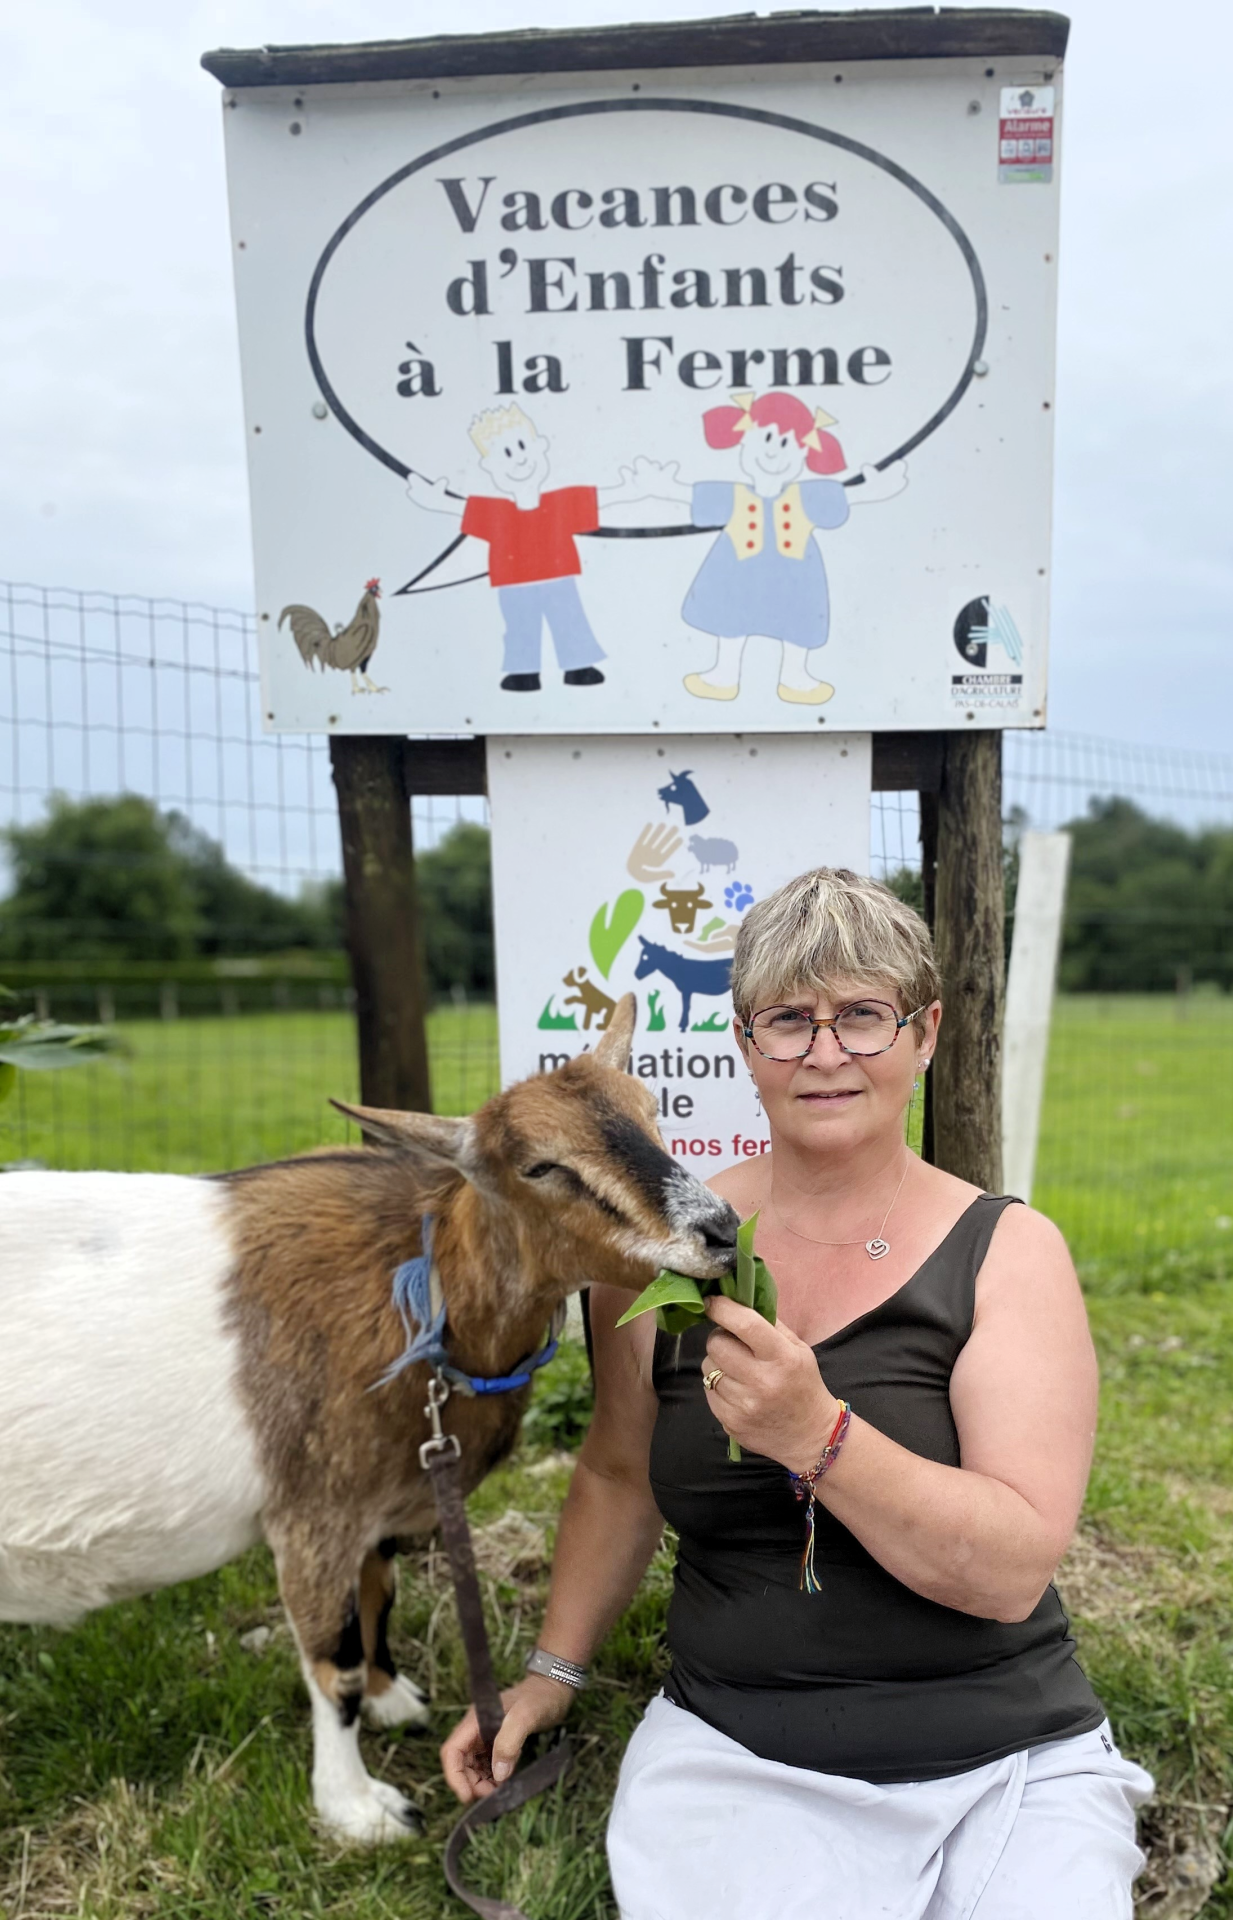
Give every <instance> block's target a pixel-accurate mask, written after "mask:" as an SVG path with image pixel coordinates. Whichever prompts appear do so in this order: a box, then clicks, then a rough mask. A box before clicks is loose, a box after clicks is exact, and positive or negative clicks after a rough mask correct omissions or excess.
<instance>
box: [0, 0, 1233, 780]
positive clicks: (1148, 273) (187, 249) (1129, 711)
mask: <svg viewBox="0 0 1233 1920" xmlns="http://www.w3.org/2000/svg"><path fill="white" fill-rule="evenodd" d="M715 10H716V8H715V4H714V0H711V4H697V5H691V4H690V0H640V4H639V5H637V6H634V7H627V6H626V5H624V4H622V0H607V3H606V4H605V0H460V4H458V5H457V6H455V7H454V8H452V9H451V10H450V12H449V25H450V27H451V28H452V29H454V30H457V31H460V32H483V31H489V30H493V29H496V28H502V27H514V26H561V25H569V24H574V25H577V24H581V23H584V22H600V21H615V20H620V19H625V18H628V17H630V15H631V13H632V15H633V16H634V17H637V18H642V19H672V18H680V17H684V16H688V15H693V16H702V15H705V14H710V13H713V12H714V11H715ZM1069 12H1070V14H1071V17H1072V20H1073V23H1074V24H1073V32H1072V39H1071V51H1070V54H1069V56H1068V58H1067V62H1066V77H1067V106H1066V129H1065V134H1066V138H1065V170H1064V188H1063V194H1062V253H1061V314H1060V384H1059V394H1058V412H1057V427H1058V442H1057V490H1056V534H1055V554H1054V563H1055V564H1054V603H1053V656H1052V669H1051V708H1050V713H1051V721H1052V723H1053V724H1054V725H1056V726H1058V727H1063V728H1067V729H1070V730H1072V731H1073V730H1081V731H1090V732H1095V733H1101V734H1105V735H1111V736H1114V737H1116V738H1120V739H1124V740H1130V741H1156V742H1161V743H1164V744H1169V745H1175V746H1194V747H1206V748H1214V749H1224V750H1230V748H1231V746H1233V725H1231V720H1233V540H1231V538H1230V518H1231V515H1230V507H1231V505H1233V480H1231V478H1230V464H1231V454H1233V356H1231V355H1230V350H1229V345H1228V342H1229V334H1230V321H1229V306H1230V301H1231V297H1233V213H1231V207H1233V156H1231V153H1230V145H1229V109H1228V91H1229V74H1230V70H1231V69H1233V6H1230V4H1229V0H1174V3H1173V5H1171V6H1170V7H1169V8H1168V9H1167V10H1162V9H1161V8H1160V7H1159V5H1157V4H1153V5H1151V6H1149V5H1148V4H1147V0H1074V4H1073V5H1072V6H1071V7H1070V8H1069ZM441 24H442V10H441V8H440V6H439V5H437V4H428V0H398V4H386V0H346V4H342V3H341V0H231V3H230V4H228V3H226V0H217V3H216V4H208V3H207V0H195V3H194V0H174V3H173V4H170V5H169V4H167V0H38V4H37V5H35V6H32V7H26V8H21V9H18V8H16V7H13V8H11V9H8V10H6V13H5V16H4V18H3V21H0V72H2V75H3V78H2V79H0V90H2V93H0V97H2V99H3V114H2V116H0V166H2V167H3V175H4V186H3V191H2V192H0V232H2V234H3V244H2V248H0V432H2V435H3V440H2V444H3V455H2V457H0V578H4V579H9V580H28V581H37V582H43V583H53V584H59V585H66V586H78V587H97V588H104V589H108V590H111V591H130V592H137V593H144V594H153V595H161V594H166V595H171V596H175V597H178V598H187V599H200V600H204V601H208V602H212V603H215V604H224V605H230V606H237V607H245V608H247V607H248V606H250V605H251V601H252V588H251V569H250V555H249V543H248V519H247V496H246V481H245V471H244V447H243V433H242V430H241V416H240V393H239V373H238V358H237V350H236V338H235V320H234V311H233V304H232V289H231V263H230V247H229V241H228V233H227V218H226V196H225V190H224V176H223V155H222V140H221V130H220V119H221V114H220V89H219V87H218V85H217V83H216V82H215V81H213V80H212V79H210V77H209V76H208V75H206V74H205V73H203V72H202V71H201V69H200V67H199V65H198V60H199V57H200V55H201V53H202V52H203V50H205V49H206V48H210V47H217V46H224V45H230V46H256V45H261V44H262V43H266V42H274V43H278V42H284V43H285V42H289V41H291V42H294V41H314V40H348V39H350V40H354V39H375V38H382V37H411V36H414V35H418V34H427V33H431V32H434V31H436V30H439V28H440V26H441Z"/></svg>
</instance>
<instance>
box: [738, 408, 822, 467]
mask: <svg viewBox="0 0 1233 1920" xmlns="http://www.w3.org/2000/svg"><path fill="white" fill-rule="evenodd" d="M733 397H734V398H735V396H733ZM838 424H839V422H838V421H837V420H836V418H835V416H834V414H833V413H828V412H827V411H826V408H825V407H815V408H814V414H813V425H812V427H811V428H810V429H809V432H808V433H807V434H806V435H805V442H804V444H805V445H806V446H807V447H812V449H813V451H814V452H815V453H816V452H817V450H818V448H819V447H820V446H821V445H822V441H821V439H820V438H819V436H820V434H821V433H822V432H823V430H824V428H826V427H835V426H838Z"/></svg>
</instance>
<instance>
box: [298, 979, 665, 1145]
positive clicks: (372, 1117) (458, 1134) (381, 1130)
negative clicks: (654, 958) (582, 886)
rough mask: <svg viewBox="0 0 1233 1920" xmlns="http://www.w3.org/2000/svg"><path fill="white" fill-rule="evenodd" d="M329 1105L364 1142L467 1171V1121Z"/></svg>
mask: <svg viewBox="0 0 1233 1920" xmlns="http://www.w3.org/2000/svg"><path fill="white" fill-rule="evenodd" d="M631 998H632V996H631ZM330 1105H331V1106H332V1107H337V1109H338V1111H339V1113H345V1114H346V1116H347V1118H348V1120H354V1121H355V1123H356V1125H357V1126H358V1127H361V1128H362V1129H363V1132H364V1137H365V1139H367V1140H373V1141H376V1142H377V1143H378V1144H379V1145H380V1146H383V1147H398V1148H400V1149H401V1150H402V1151H403V1152H411V1153H418V1154H420V1155H421V1156H423V1157H425V1158H427V1159H431V1160H435V1161H438V1162H440V1163H444V1164H445V1165H448V1166H451V1167H456V1168H457V1170H458V1172H459V1173H465V1172H466V1170H467V1166H468V1163H469V1161H470V1157H471V1143H472V1134H473V1130H472V1126H471V1122H470V1121H469V1120H453V1119H450V1118H449V1117H448V1116H447V1115H445V1114H440V1113H400V1112H398V1111H397V1110H395V1109H392V1108H390V1107H352V1106H349V1105H348V1104H347V1102H346V1101H345V1100H331V1101H330Z"/></svg>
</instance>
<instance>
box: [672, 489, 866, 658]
mask: <svg viewBox="0 0 1233 1920" xmlns="http://www.w3.org/2000/svg"><path fill="white" fill-rule="evenodd" d="M690 517H691V519H692V520H693V524H694V526H695V527H722V528H723V531H722V533H720V535H719V537H718V539H717V540H716V541H715V544H714V546H713V547H712V548H711V550H710V552H709V553H708V554H707V556H706V559H705V560H704V561H703V562H702V565H701V567H700V568H699V570H698V573H697V576H696V578H695V580H694V582H693V585H692V586H691V587H690V589H689V592H688V593H687V594H686V596H685V603H684V606H683V607H682V609H681V614H682V617H683V619H684V620H685V621H686V622H687V623H688V625H689V626H691V627H696V628H698V629H699V631H701V632H702V633H710V634H714V635H715V636H716V638H718V639H735V638H738V637H739V636H741V635H744V634H750V633H757V634H763V635H765V636H766V637H767V638H769V639H771V640H782V641H785V642H786V643H787V644H788V645H789V646H794V647H805V648H810V649H811V648H813V647H821V646H825V644H826V639H827V634H828V632H829V630H830V594H829V592H828V590H827V584H826V568H825V566H824V565H823V562H822V555H821V553H820V552H819V551H818V545H817V542H816V540H814V538H813V532H814V529H815V528H823V529H830V528H834V527H841V526H842V525H843V524H844V521H845V520H846V519H847V517H848V496H847V492H846V490H845V489H844V488H843V487H842V486H841V485H840V484H839V482H838V481H837V480H804V481H802V482H801V483H800V484H799V485H795V484H794V485H792V486H788V487H785V488H784V490H783V492H782V493H780V494H779V495H778V496H777V497H776V498H775V499H773V500H768V499H765V498H764V497H763V496H762V495H760V494H757V493H754V492H753V491H752V489H751V488H749V487H746V486H743V485H741V484H740V483H730V482H728V481H724V480H702V481H699V482H698V483H697V485H695V486H694V487H693V488H692V489H691V496H690Z"/></svg>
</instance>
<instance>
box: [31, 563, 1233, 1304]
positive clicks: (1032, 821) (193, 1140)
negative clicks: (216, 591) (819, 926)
mask: <svg viewBox="0 0 1233 1920" xmlns="http://www.w3.org/2000/svg"><path fill="white" fill-rule="evenodd" d="M258 689H259V674H258V666H257V649H256V637H255V627H254V622H253V620H252V618H251V616H249V615H247V614H244V613H240V612H235V611H227V610H223V609H219V608H214V607H208V606H202V605H192V604H186V603H181V602H176V601H169V600H147V599H143V598H139V597H137V596H115V595H110V594H102V593H81V592H76V591H71V590H56V589H49V588H43V587H37V586H29V585H17V584H10V585H4V586H0V828H4V829H6V830H7V832H6V838H5V843H4V844H5V845H6V846H7V848H8V868H7V871H3V872H0V895H3V894H7V895H8V896H9V898H8V900H7V901H6V902H5V903H4V904H3V905H0V979H2V980H3V981H4V982H5V983H6V984H7V985H8V987H9V988H10V990H11V991H13V992H14V993H15V994H16V1005H17V1007H18V1009H19V1010H31V1011H33V1010H38V1011H40V1012H44V1013H50V1014H53V1015H55V1016H57V1017H60V1018H65V1019H76V1020H102V1021H104V1022H115V1023H116V1024H117V1025H118V1027H119V1029H120V1031H121V1033H122V1034H123V1036H124V1037H125V1039H126V1040H127V1042H128V1045H129V1052H128V1054H127V1056H126V1058H125V1060H124V1061H123V1062H122V1063H121V1064H120V1065H118V1066H113V1065H108V1064H100V1065H98V1066H92V1067H89V1068H86V1069H82V1070H80V1071H78V1072H74V1073H73V1074H70V1075H45V1076H39V1077H37V1078H36V1077H35V1076H32V1075H23V1076H22V1077H21V1079H20V1081H19V1085H18V1089H17V1091H16V1092H15V1094H14V1095H13V1097H12V1098H10V1099H9V1100H8V1101H7V1102H6V1103H5V1104H4V1105H3V1106H0V1161H5V1162H9V1163H11V1162H14V1161H21V1160H29V1159H33V1160H38V1161H42V1162H44V1163H46V1164H48V1165H56V1166H111V1167H132V1168H140V1167H152V1168H169V1169H176V1170H183V1171H195V1170H198V1169H205V1168H215V1167H222V1166H227V1165H236V1164H242V1163H244V1162H245V1161H251V1160H255V1159H260V1158H263V1157H269V1156H272V1155H278V1154H282V1153H286V1152H289V1151H294V1150H297V1149H300V1148H303V1147H307V1146H311V1145H314V1144H317V1143H319V1142H322V1141H326V1140H329V1139H332V1138H339V1137H341V1136H342V1134H343V1131H344V1128H343V1123H342V1121H341V1120H339V1119H338V1118H337V1116H335V1115H333V1114H332V1111H331V1109H330V1108H329V1107H328V1105H327V1104H326V1100H327V1096H328V1095H330V1094H334V1095H338V1096H340V1097H343V1098H346V1097H348V1096H352V1097H353V1096H354V1094H355V1091H356V1066H355V1047H354V1033H353V1021H352V1016H351V1012H350V1007H349V1000H350V989H349V986H348V976H347V969H346V965H345V962H344V960H343V957H342V954H341V951H340V941H339V921H338V912H337V904H338V901H337V892H338V875H339V870H340V850H339V841H338V825H337V814H336V809H335V804H334V795H333V791H332V787H331V781H330V770H329V757H328V751H327V746H326V743H325V742H324V741H323V740H321V739H319V738H316V737H299V736H292V735H287V734H281V735H266V734H263V733H262V732H261V728H260V707H259V698H258ZM123 795H128V796H135V797H136V798H135V802H134V805H133V807H132V808H131V809H130V811H129V813H128V814H124V815H122V816H121V815H120V814H118V813H117V807H116V802H117V799H118V797H119V796H123ZM54 796H61V798H60V799H58V800H57V799H56V798H55V797H54ZM1005 801H1006V812H1007V819H1008V846H1009V848H1010V870H1011V887H1010V901H1011V905H1012V908H1013V841H1014V836H1015V833H1016V832H1017V831H1018V829H1019V828H1020V827H1022V826H1023V825H1031V826H1035V827H1045V828H1053V827H1058V826H1061V825H1064V824H1072V823H1076V822H1078V823H1080V824H1079V825H1078V826H1077V827H1076V828H1075V845H1076V860H1075V870H1074V878H1073V880H1072V886H1071V895H1070V902H1069V907H1068V918H1067V933H1066V950H1065V954H1064V957H1063V965H1062V986H1063V989H1064V991H1063V992H1062V994H1061V995H1060V997H1059V1001H1058V1006H1057V1013H1056V1018H1055V1022H1054V1030H1053V1036H1052V1044H1051V1051H1050V1060H1049V1073H1048V1085H1047V1094H1046V1108H1045V1119H1044V1127H1043V1136H1042V1142H1041V1151H1040V1157H1039V1165H1038V1189H1037V1195H1036V1198H1037V1200H1038V1203H1039V1204H1041V1205H1042V1206H1044V1207H1045V1208H1046V1209H1047V1210H1048V1211H1049V1212H1051V1213H1053V1214H1054V1216H1055V1217H1056V1218H1057V1219H1058V1220H1059V1221H1060V1223H1061V1224H1062V1225H1063V1227H1064V1228H1065V1229H1066V1231H1067V1232H1068V1234H1069V1235H1070V1237H1071V1240H1072V1244H1073V1245H1074V1246H1075V1248H1076V1251H1077V1252H1078V1254H1079V1256H1080V1258H1081V1259H1083V1260H1085V1261H1088V1262H1092V1263H1100V1264H1104V1265H1106V1266H1108V1265H1112V1266H1115V1267H1116V1266H1119V1265H1121V1266H1125V1267H1126V1268H1127V1270H1131V1269H1133V1270H1135V1271H1136V1272H1140V1273H1141V1272H1142V1271H1144V1270H1145V1269H1147V1268H1151V1269H1152V1270H1156V1269H1159V1270H1160V1271H1161V1273H1162V1274H1163V1273H1165V1272H1166V1271H1167V1270H1168V1268H1169V1267H1170V1266H1181V1267H1182V1268H1188V1266H1189V1265H1193V1264H1194V1262H1196V1261H1198V1262H1199V1263H1201V1264H1203V1265H1205V1266H1206V1265H1210V1264H1211V1263H1213V1262H1215V1263H1222V1262H1223V1261H1224V1260H1225V1258H1226V1253H1227V1250H1228V1249H1229V1248H1230V1247H1233V1186H1231V1182H1230V1176H1229V1172H1228V1168H1229V1166H1230V1164H1233V1151H1231V1149H1233V997H1231V996H1230V993H1229V991H1228V989H1229V988H1230V987H1233V756H1221V755H1212V754H1196V753H1180V752H1177V751H1170V750H1164V749H1156V748H1152V747H1131V746H1125V745H1121V744H1119V743H1116V742H1111V741H1107V740H1101V739H1097V738H1089V737H1087V736H1079V735H1066V734H1043V735H1042V734H1016V733H1010V734H1007V735H1006V736H1005ZM93 803H97V808H98V810H97V812H96V813H90V807H91V805H92V804H93ZM57 808H58V809H59V815H58V814H57ZM143 809H144V811H143ZM871 809H872V811H871V820H870V827H871V849H872V865H873V868H874V871H875V872H876V873H879V874H881V875H884V876H886V877H894V878H895V879H896V883H897V884H898V885H900V886H901V887H902V888H903V889H904V890H905V891H907V892H909V893H910V892H911V889H912V884H913V876H916V875H918V874H919V866H920V849H919V840H918V834H919V823H918V807H917V797H916V795H915V794H914V793H877V794H874V795H873V796H872V799H871ZM61 816H62V818H61ZM413 819H414V832H415V841H416V846H417V850H418V851H421V852H422V851H427V850H431V849H433V848H437V847H439V846H440V845H441V843H442V841H443V840H444V838H445V837H446V836H447V835H448V834H449V832H450V830H451V829H452V828H455V827H457V826H458V825H459V824H460V823H462V822H467V821H470V822H475V823H478V824H481V825H482V824H484V823H485V822H486V806H485V803H484V802H483V801H482V800H478V799H473V798H456V799H417V800H416V801H415V802H414V807H413ZM49 820H56V821H57V822H58V832H59V838H58V839H57V838H56V836H55V835H51V836H50V839H49V837H48V834H47V832H46V828H47V823H48V821H49ZM169 822H170V824H168V823H169ZM109 836H110V837H109ZM19 868H20V873H19ZM186 873H187V875H188V881H187V882H184V875H185V874H186ZM176 874H179V876H180V882H182V883H184V884H181V885H180V890H179V891H177V884H178V883H177V881H176V878H175V876H176ZM1145 875H1146V876H1147V878H1146V879H1145V878H1144V876H1145ZM1135 876H1138V877H1137V878H1135ZM16 878H20V880H21V883H22V884H21V887H20V888H19V889H16V890H15V885H14V883H15V879H16ZM40 889H41V891H40ZM18 895H20V901H18ZM18 904H20V911H17V906H18ZM429 1043H430V1051H431V1057H432V1068H433V1087H434V1102H435V1104H436V1106H437V1108H438V1110H440V1111H444V1112H448V1111H454V1112H458V1111H466V1110H468V1109H469V1108H471V1107H474V1106H475V1105H477V1104H478V1103H479V1102H480V1101H482V1100H483V1099H484V1098H485V1097H486V1096H487V1095H488V1093H490V1092H491V1091H492V1090H493V1089H494V1088H495V1085H496V1081H497V1051H496V1017H495V1012H494V1009H493V1008H492V1006H491V1005H489V1004H485V1003H483V1002H468V1000H467V997H466V995H465V994H463V993H461V992H458V991H455V992H454V994H453V995H445V996H444V997H443V998H442V1000H441V1002H440V1004H438V1005H437V1006H436V1007H435V1008H434V1009H433V1011H432V1013H431V1015H430V1019H429Z"/></svg>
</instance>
